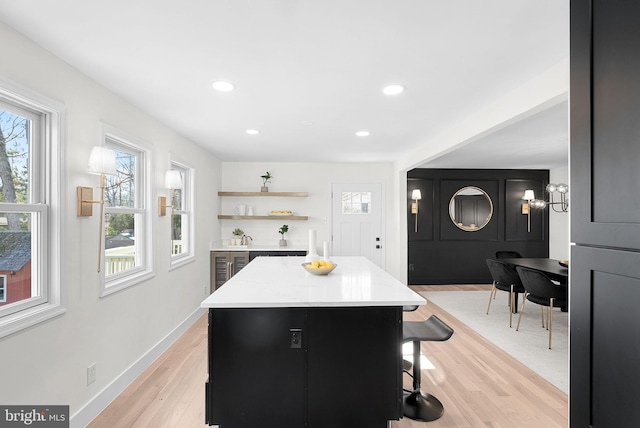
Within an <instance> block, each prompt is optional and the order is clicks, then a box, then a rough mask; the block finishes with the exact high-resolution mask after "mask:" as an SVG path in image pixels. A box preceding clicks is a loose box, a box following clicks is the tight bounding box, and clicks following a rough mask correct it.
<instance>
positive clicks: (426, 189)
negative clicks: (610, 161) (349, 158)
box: [407, 168, 549, 285]
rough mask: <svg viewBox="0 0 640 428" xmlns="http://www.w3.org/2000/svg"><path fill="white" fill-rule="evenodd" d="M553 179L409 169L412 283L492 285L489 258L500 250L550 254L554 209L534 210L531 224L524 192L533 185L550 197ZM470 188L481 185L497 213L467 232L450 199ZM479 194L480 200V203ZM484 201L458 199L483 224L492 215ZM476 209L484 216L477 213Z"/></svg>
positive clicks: (544, 174)
mask: <svg viewBox="0 0 640 428" xmlns="http://www.w3.org/2000/svg"><path fill="white" fill-rule="evenodd" d="M548 182H549V171H548V170H506V169H505V170H484V169H483V170H475V169H422V168H417V169H413V170H411V171H409V172H408V174H407V234H408V242H409V249H408V253H409V260H408V262H409V265H408V273H409V275H408V278H409V284H410V285H421V284H486V283H490V282H491V276H490V275H489V270H488V269H487V265H486V262H485V260H486V259H488V258H494V257H495V252H496V251H500V250H513V251H518V252H519V253H520V254H522V256H523V257H548V256H549V210H548V209H544V210H539V209H531V217H530V221H531V223H530V226H528V217H527V215H525V214H522V205H523V203H524V202H525V201H523V200H522V196H523V195H524V191H525V190H527V189H533V190H534V191H535V195H536V198H538V199H542V198H545V196H547V195H545V194H544V193H543V190H544V188H545V186H546V185H547V183H548ZM467 186H472V187H477V188H478V189H482V190H483V191H484V192H485V193H486V194H487V195H488V196H489V198H490V200H491V205H492V213H491V216H490V219H489V222H488V223H487V224H486V226H484V227H481V228H480V227H478V226H479V224H476V223H472V225H471V227H467V228H466V229H471V230H464V229H463V228H461V227H459V226H458V225H456V223H457V222H454V221H453V219H452V218H451V215H454V216H455V215H456V214H451V215H450V203H451V198H452V197H453V196H454V194H455V193H456V192H457V191H459V190H460V189H462V188H464V187H467ZM414 189H420V191H421V193H422V199H421V200H420V201H418V218H417V229H418V230H417V232H416V215H415V214H412V213H411V204H412V203H414V201H413V200H412V199H411V193H412V191H413V190H414ZM474 198H478V199H477V201H476V200H474ZM484 199H486V198H484V196H482V197H479V196H478V195H471V196H467V197H466V199H463V200H462V201H459V200H458V197H456V202H457V207H456V208H455V209H457V210H458V211H460V210H466V211H467V212H466V213H465V214H464V215H465V216H466V218H471V219H473V218H476V219H477V220H476V221H477V222H481V221H482V220H484V219H486V217H487V212H486V210H487V205H486V203H484V202H482V200H484ZM478 204H479V205H478ZM474 207H475V208H474ZM455 209H454V211H455ZM474 209H475V210H478V212H479V213H481V214H478V213H474V212H473V210H474ZM469 210H471V211H469ZM474 215H475V217H474ZM460 223H462V222H461V221H460Z"/></svg>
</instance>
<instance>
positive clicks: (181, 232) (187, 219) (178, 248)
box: [161, 161, 195, 268]
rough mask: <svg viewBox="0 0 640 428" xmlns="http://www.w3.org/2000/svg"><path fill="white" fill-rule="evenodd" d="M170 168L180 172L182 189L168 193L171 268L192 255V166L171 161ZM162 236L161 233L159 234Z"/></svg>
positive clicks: (191, 257)
mask: <svg viewBox="0 0 640 428" xmlns="http://www.w3.org/2000/svg"><path fill="white" fill-rule="evenodd" d="M171 169H172V170H175V171H179V172H180V176H181V177H182V189H176V190H175V191H174V192H172V194H171V195H170V198H171V199H172V200H170V204H171V205H173V210H172V214H173V215H172V218H171V268H175V267H178V266H182V265H183V264H185V263H188V262H191V261H193V260H194V259H195V257H194V231H193V207H192V205H193V176H194V173H193V168H190V167H188V166H187V165H185V164H183V163H181V162H178V161H171ZM161 236H162V234H161Z"/></svg>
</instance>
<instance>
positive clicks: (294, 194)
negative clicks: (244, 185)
mask: <svg viewBox="0 0 640 428" xmlns="http://www.w3.org/2000/svg"><path fill="white" fill-rule="evenodd" d="M218 196H245V197H247V196H286V197H298V198H306V197H307V196H309V193H308V192H218Z"/></svg>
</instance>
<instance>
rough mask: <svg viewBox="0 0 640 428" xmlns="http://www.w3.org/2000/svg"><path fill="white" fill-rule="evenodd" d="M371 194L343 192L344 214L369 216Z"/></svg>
mask: <svg viewBox="0 0 640 428" xmlns="http://www.w3.org/2000/svg"><path fill="white" fill-rule="evenodd" d="M370 208H371V192H342V214H369V210H370Z"/></svg>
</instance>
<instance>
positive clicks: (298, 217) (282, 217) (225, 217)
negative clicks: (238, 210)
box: [218, 214, 309, 221]
mask: <svg viewBox="0 0 640 428" xmlns="http://www.w3.org/2000/svg"><path fill="white" fill-rule="evenodd" d="M218 219H219V220H280V221H282V220H308V219H309V217H307V216H306V215H226V214H219V215H218Z"/></svg>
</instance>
